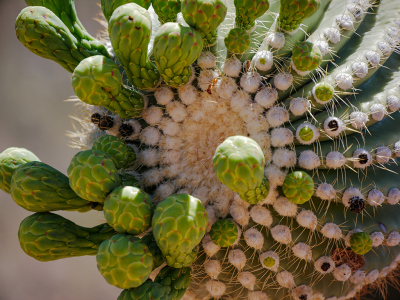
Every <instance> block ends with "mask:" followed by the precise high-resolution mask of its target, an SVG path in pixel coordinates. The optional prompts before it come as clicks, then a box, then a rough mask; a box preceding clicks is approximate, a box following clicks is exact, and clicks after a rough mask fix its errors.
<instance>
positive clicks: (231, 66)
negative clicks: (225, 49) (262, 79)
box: [222, 56, 242, 77]
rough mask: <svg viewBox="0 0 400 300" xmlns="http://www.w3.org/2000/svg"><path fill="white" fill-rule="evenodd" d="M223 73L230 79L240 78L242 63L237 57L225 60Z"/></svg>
mask: <svg viewBox="0 0 400 300" xmlns="http://www.w3.org/2000/svg"><path fill="white" fill-rule="evenodd" d="M222 71H223V72H224V73H225V74H226V75H228V76H230V77H239V74H240V72H241V71H242V63H241V61H240V60H238V59H237V58H236V56H232V57H230V58H228V59H226V60H225V62H224V66H223V67H222Z"/></svg>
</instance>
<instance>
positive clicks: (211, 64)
mask: <svg viewBox="0 0 400 300" xmlns="http://www.w3.org/2000/svg"><path fill="white" fill-rule="evenodd" d="M197 65H198V66H199V67H200V68H202V69H212V68H215V66H216V65H217V58H216V57H215V55H214V54H212V53H211V52H210V51H203V52H201V53H200V56H199V58H197Z"/></svg>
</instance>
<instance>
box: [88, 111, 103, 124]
mask: <svg viewBox="0 0 400 300" xmlns="http://www.w3.org/2000/svg"><path fill="white" fill-rule="evenodd" d="M100 118H101V115H100V114H99V113H94V114H93V115H91V116H90V121H91V122H92V123H93V124H95V125H99V121H100Z"/></svg>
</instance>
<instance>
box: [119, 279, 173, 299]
mask: <svg viewBox="0 0 400 300" xmlns="http://www.w3.org/2000/svg"><path fill="white" fill-rule="evenodd" d="M166 299H168V292H167V288H166V287H165V286H164V285H162V284H160V283H158V282H153V281H151V280H147V281H146V282H145V283H143V284H142V285H141V286H139V287H137V288H134V289H129V290H123V291H122V293H121V294H120V295H119V297H118V299H117V300H166Z"/></svg>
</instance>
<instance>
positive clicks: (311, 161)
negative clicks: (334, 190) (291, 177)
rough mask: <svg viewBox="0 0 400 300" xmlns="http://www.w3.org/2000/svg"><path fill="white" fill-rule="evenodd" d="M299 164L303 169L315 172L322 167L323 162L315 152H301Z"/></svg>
mask: <svg viewBox="0 0 400 300" xmlns="http://www.w3.org/2000/svg"><path fill="white" fill-rule="evenodd" d="M298 164H299V166H300V167H301V168H303V169H306V170H313V169H316V168H318V167H319V166H320V165H321V160H320V159H319V157H318V155H317V154H316V153H315V152H314V151H312V150H305V151H302V152H300V155H299V158H298Z"/></svg>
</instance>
